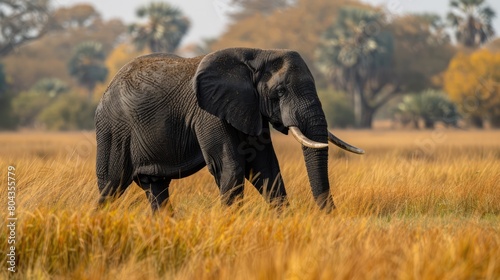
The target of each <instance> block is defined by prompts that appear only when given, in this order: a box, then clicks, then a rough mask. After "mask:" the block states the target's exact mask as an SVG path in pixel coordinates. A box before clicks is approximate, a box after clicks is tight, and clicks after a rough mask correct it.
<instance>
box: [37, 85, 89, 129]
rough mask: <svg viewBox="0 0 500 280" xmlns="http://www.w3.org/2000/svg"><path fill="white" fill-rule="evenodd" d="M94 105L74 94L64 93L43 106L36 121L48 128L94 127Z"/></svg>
mask: <svg viewBox="0 0 500 280" xmlns="http://www.w3.org/2000/svg"><path fill="white" fill-rule="evenodd" d="M96 107H97V106H96V105H95V104H93V103H92V102H91V101H89V100H88V99H86V98H84V97H81V96H78V95H76V94H64V95H61V96H60V97H58V98H57V99H56V100H55V101H54V102H53V103H51V104H50V105H49V106H48V107H47V108H45V109H44V110H43V111H42V112H41V113H40V115H39V116H38V121H39V122H40V123H41V124H43V126H44V127H45V128H47V129H49V130H78V129H92V128H94V113H95V110H96Z"/></svg>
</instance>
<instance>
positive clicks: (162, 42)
mask: <svg viewBox="0 0 500 280" xmlns="http://www.w3.org/2000/svg"><path fill="white" fill-rule="evenodd" d="M137 16H138V17H139V18H141V19H143V18H147V19H148V22H147V23H146V24H143V25H142V24H132V25H130V26H129V33H130V34H131V35H132V38H133V41H134V43H135V44H136V46H137V48H138V49H139V50H143V49H144V48H145V47H146V46H147V47H149V49H150V50H151V51H152V52H174V51H175V49H177V47H178V46H179V44H180V42H181V40H182V38H183V37H184V35H186V33H187V31H188V30H189V26H190V22H189V20H188V18H187V17H185V16H184V15H183V13H182V12H181V10H179V9H178V8H176V7H173V6H171V5H170V4H167V3H162V2H156V3H150V4H149V5H147V6H143V7H140V8H139V9H138V10H137Z"/></svg>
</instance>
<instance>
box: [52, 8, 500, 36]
mask: <svg viewBox="0 0 500 280" xmlns="http://www.w3.org/2000/svg"><path fill="white" fill-rule="evenodd" d="M157 1H158V0H157ZM332 1H334V0H332ZM362 1H363V2H366V3H369V4H372V5H385V7H386V8H387V10H388V11H389V12H390V13H394V14H401V13H417V12H418V13H421V12H433V13H438V14H440V15H443V16H445V15H446V13H447V12H448V11H449V0H362ZM83 2H86V3H91V4H92V5H93V6H94V7H95V8H96V9H97V10H98V11H99V12H100V13H101V15H102V16H103V17H104V18H105V19H111V18H120V19H122V20H123V21H124V22H125V23H131V22H134V21H137V18H136V16H135V10H136V9H137V7H139V6H143V5H145V4H148V3H150V2H153V1H144V0H142V1H141V0H53V3H54V5H55V6H56V7H59V6H71V5H73V4H76V3H83ZM166 2H168V3H170V4H172V5H174V6H177V7H179V8H180V9H181V10H182V11H183V12H184V13H185V14H186V15H187V16H188V17H189V19H190V20H191V29H190V30H189V33H188V34H187V35H186V37H185V38H184V40H183V42H182V44H186V43H194V42H199V41H201V40H202V39H204V38H213V37H216V36H218V35H220V34H221V33H222V32H223V31H224V28H225V26H226V25H227V23H228V19H227V17H226V16H225V13H226V12H227V11H229V10H231V6H230V5H229V4H228V3H230V2H231V0H167V1H166ZM486 2H487V3H488V5H489V6H490V7H492V8H493V9H494V10H495V11H496V13H497V17H496V18H495V20H494V28H495V30H496V32H497V35H498V34H500V1H499V0H487V1H486Z"/></svg>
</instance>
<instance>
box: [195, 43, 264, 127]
mask: <svg viewBox="0 0 500 280" xmlns="http://www.w3.org/2000/svg"><path fill="white" fill-rule="evenodd" d="M256 52H257V50H253V49H226V50H221V51H217V52H214V53H211V54H208V55H207V56H205V58H203V60H202V61H201V62H200V65H199V66H198V69H197V70H196V75H195V77H194V87H195V91H196V97H197V99H198V105H199V106H200V107H201V108H202V109H204V110H206V111H207V112H209V113H210V114H212V115H215V116H217V117H219V118H220V119H223V120H225V121H227V122H228V123H229V124H231V125H232V126H233V127H235V128H236V129H238V130H240V131H242V132H244V133H246V134H249V135H259V134H260V133H261V132H262V116H261V114H260V110H259V96H258V93H257V90H256V89H255V86H254V83H253V75H254V74H253V71H252V67H251V66H250V64H251V61H252V60H253V59H254V58H255V55H256Z"/></svg>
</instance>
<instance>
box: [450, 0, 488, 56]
mask: <svg viewBox="0 0 500 280" xmlns="http://www.w3.org/2000/svg"><path fill="white" fill-rule="evenodd" d="M450 6H451V9H452V11H451V12H449V13H448V16H447V18H448V22H449V25H450V26H451V27H452V28H453V29H454V30H455V37H456V39H457V41H458V42H460V43H461V44H462V45H464V46H465V47H468V48H476V47H478V46H480V45H482V44H483V43H485V42H486V41H487V40H488V39H489V38H491V37H493V36H494V35H495V31H494V29H493V25H492V20H493V18H494V17H495V11H493V9H491V8H490V7H489V6H487V5H486V4H485V1H484V0H451V1H450Z"/></svg>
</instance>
